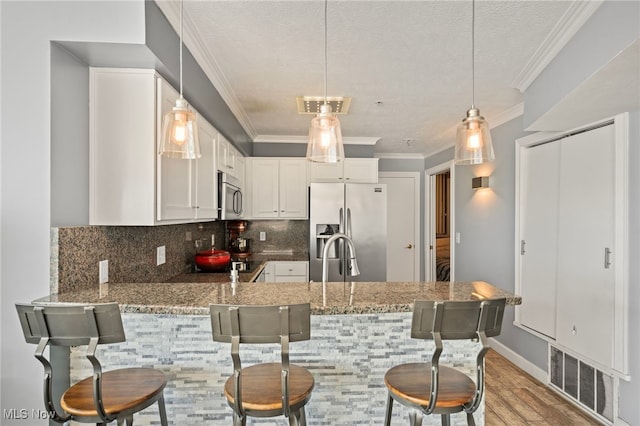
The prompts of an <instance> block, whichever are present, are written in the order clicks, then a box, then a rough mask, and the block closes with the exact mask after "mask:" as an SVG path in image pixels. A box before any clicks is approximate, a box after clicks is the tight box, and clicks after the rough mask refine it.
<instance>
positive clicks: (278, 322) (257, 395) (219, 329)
mask: <svg viewBox="0 0 640 426" xmlns="http://www.w3.org/2000/svg"><path fill="white" fill-rule="evenodd" d="M209 308H210V311H211V330H212V332H213V333H212V334H213V340H214V341H216V342H225V343H231V358H232V360H233V376H230V377H229V378H228V379H227V381H226V383H225V385H224V395H225V397H226V399H227V403H228V404H229V406H230V407H231V408H232V409H233V424H234V426H240V425H245V424H246V418H247V417H248V416H249V417H274V416H279V415H284V416H285V417H286V418H288V419H289V425H296V426H297V425H301V426H305V425H306V418H305V405H306V404H307V402H309V399H310V398H311V392H312V390H313V386H314V380H313V376H312V375H311V373H310V372H309V371H308V370H307V369H305V368H303V367H300V366H298V365H294V364H290V363H289V342H299V341H303V340H309V339H310V335H311V333H310V331H311V324H310V306H309V304H308V303H306V304H299V305H287V306H236V305H210V307H209ZM241 343H242V344H252V343H254V344H262V343H280V362H278V363H260V364H254V365H251V366H249V367H245V368H242V365H241V360H240V344H241Z"/></svg>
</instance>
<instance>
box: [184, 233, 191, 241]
mask: <svg viewBox="0 0 640 426" xmlns="http://www.w3.org/2000/svg"><path fill="white" fill-rule="evenodd" d="M191 240H192V237H191V231H187V236H186V240H185V241H191Z"/></svg>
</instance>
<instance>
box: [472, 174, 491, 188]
mask: <svg viewBox="0 0 640 426" xmlns="http://www.w3.org/2000/svg"><path fill="white" fill-rule="evenodd" d="M471 188H472V189H474V190H475V189H482V188H489V176H478V177H474V178H473V179H471Z"/></svg>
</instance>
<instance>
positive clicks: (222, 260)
mask: <svg viewBox="0 0 640 426" xmlns="http://www.w3.org/2000/svg"><path fill="white" fill-rule="evenodd" d="M195 261H196V265H197V266H198V268H199V269H201V270H203V271H207V272H220V271H224V270H225V269H226V268H227V266H228V265H229V262H230V261H231V253H229V252H228V251H226V250H215V249H212V250H205V251H199V252H198V253H196V257H195Z"/></svg>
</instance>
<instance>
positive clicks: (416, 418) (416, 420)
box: [409, 411, 422, 426]
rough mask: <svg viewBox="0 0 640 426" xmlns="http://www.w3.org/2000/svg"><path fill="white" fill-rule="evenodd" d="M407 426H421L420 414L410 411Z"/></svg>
mask: <svg viewBox="0 0 640 426" xmlns="http://www.w3.org/2000/svg"><path fill="white" fill-rule="evenodd" d="M409 425H411V426H422V413H418V412H417V411H411V412H410V413H409Z"/></svg>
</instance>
